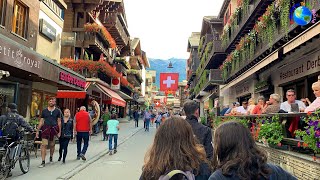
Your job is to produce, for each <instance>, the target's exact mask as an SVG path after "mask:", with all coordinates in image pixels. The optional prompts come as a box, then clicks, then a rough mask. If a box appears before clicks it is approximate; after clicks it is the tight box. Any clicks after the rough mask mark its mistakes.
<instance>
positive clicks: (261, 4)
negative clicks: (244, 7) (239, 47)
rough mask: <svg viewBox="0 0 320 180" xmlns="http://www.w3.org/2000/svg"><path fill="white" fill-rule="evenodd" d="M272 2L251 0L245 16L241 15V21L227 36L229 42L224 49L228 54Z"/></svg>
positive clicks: (271, 0)
mask: <svg viewBox="0 0 320 180" xmlns="http://www.w3.org/2000/svg"><path fill="white" fill-rule="evenodd" d="M272 2H273V0H251V1H250V5H249V10H248V12H247V13H246V14H241V17H242V18H241V21H240V22H239V23H238V26H237V27H236V28H234V30H233V31H231V30H230V31H231V32H230V34H229V42H228V43H227V44H226V47H225V48H224V49H225V51H226V52H227V53H230V52H231V51H233V50H234V49H235V48H236V44H237V43H238V42H239V41H240V39H241V37H243V36H244V35H245V34H247V33H248V32H249V31H250V30H251V29H252V28H253V26H254V25H255V23H256V21H257V20H258V18H259V17H260V16H261V15H262V14H263V13H264V12H265V11H266V8H267V7H268V5H270V4H271V3H272Z"/></svg>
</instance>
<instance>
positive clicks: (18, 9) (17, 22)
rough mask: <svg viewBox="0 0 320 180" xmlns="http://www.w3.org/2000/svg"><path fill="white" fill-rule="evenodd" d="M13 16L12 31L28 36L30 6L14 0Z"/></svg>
mask: <svg viewBox="0 0 320 180" xmlns="http://www.w3.org/2000/svg"><path fill="white" fill-rule="evenodd" d="M13 8H14V9H13V16H12V31H13V32H14V33H16V34H18V35H19V36H21V37H24V38H26V34H27V18H28V17H27V16H28V8H27V6H25V5H24V4H22V3H21V2H19V1H15V2H14V6H13Z"/></svg>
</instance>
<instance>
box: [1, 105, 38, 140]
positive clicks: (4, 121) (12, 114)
mask: <svg viewBox="0 0 320 180" xmlns="http://www.w3.org/2000/svg"><path fill="white" fill-rule="evenodd" d="M7 111H8V113H7V114H6V115H3V116H0V128H1V129H6V126H10V124H9V123H10V122H13V123H15V124H16V125H17V126H18V127H23V128H25V129H26V130H27V131H29V132H33V128H32V127H31V126H30V125H29V124H28V123H27V122H26V121H25V120H24V119H23V117H22V116H20V115H19V114H18V111H17V105H16V104H15V103H10V104H9V105H8V109H7ZM12 127H13V128H14V126H12ZM16 130H18V129H11V130H10V129H9V130H7V131H16ZM3 133H4V134H3V135H4V136H7V135H8V134H5V132H3ZM11 138H14V139H15V138H19V137H11ZM15 140H16V139H15Z"/></svg>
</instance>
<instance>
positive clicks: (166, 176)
mask: <svg viewBox="0 0 320 180" xmlns="http://www.w3.org/2000/svg"><path fill="white" fill-rule="evenodd" d="M176 174H182V175H184V176H185V177H186V178H187V180H193V178H192V177H193V176H192V174H191V172H190V171H188V172H187V173H185V172H183V171H181V170H172V171H170V172H169V173H168V174H166V175H165V176H164V177H161V180H169V179H171V178H172V177H173V176H174V175H176ZM190 175H191V176H190Z"/></svg>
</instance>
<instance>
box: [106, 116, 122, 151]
mask: <svg viewBox="0 0 320 180" xmlns="http://www.w3.org/2000/svg"><path fill="white" fill-rule="evenodd" d="M107 129H108V130H107V134H108V136H109V155H112V154H115V153H117V146H118V131H119V129H120V127H119V121H118V120H117V115H115V114H112V115H111V119H110V120H109V121H108V123H107ZM112 141H113V142H114V146H113V147H112Z"/></svg>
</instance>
